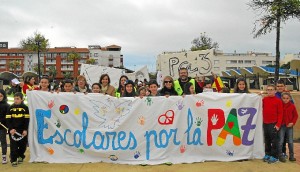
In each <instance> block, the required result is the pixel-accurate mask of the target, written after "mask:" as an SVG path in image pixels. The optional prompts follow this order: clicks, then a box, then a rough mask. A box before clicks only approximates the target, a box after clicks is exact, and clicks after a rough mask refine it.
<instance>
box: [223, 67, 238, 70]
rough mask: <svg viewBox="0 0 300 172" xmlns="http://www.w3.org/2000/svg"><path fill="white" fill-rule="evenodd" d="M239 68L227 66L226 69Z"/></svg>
mask: <svg viewBox="0 0 300 172" xmlns="http://www.w3.org/2000/svg"><path fill="white" fill-rule="evenodd" d="M230 69H237V67H226V70H230Z"/></svg>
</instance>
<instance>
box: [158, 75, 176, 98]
mask: <svg viewBox="0 0 300 172" xmlns="http://www.w3.org/2000/svg"><path fill="white" fill-rule="evenodd" d="M160 95H161V96H166V95H169V96H177V95H178V94H177V92H176V91H175V88H174V81H173V78H172V77H171V76H165V78H164V79H163V88H162V89H161V90H160Z"/></svg>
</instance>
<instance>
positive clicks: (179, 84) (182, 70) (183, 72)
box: [174, 68, 203, 96]
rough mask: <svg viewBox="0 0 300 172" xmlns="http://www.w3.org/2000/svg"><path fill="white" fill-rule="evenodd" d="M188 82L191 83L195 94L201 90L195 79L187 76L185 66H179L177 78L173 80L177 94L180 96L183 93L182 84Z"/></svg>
mask: <svg viewBox="0 0 300 172" xmlns="http://www.w3.org/2000/svg"><path fill="white" fill-rule="evenodd" d="M188 82H190V83H192V84H193V86H194V88H195V92H196V94H198V93H202V92H203V89H202V88H201V87H200V86H199V85H198V84H196V81H195V79H192V78H190V77H189V76H188V70H187V68H180V69H179V78H178V80H175V81H174V88H175V91H176V92H177V93H178V95H179V96H181V95H182V94H183V89H184V85H185V84H186V83H188Z"/></svg>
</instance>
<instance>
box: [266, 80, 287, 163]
mask: <svg viewBox="0 0 300 172" xmlns="http://www.w3.org/2000/svg"><path fill="white" fill-rule="evenodd" d="M275 92H276V90H275V86H274V85H268V86H267V94H268V95H267V96H266V97H264V98H263V130H264V139H265V156H264V158H263V160H264V161H265V162H268V163H269V164H271V163H276V162H278V158H280V161H283V159H284V160H285V158H283V157H281V155H280V153H279V151H278V145H279V129H280V126H281V122H282V116H283V107H282V106H283V105H282V102H281V100H280V99H279V98H277V97H276V96H275Z"/></svg>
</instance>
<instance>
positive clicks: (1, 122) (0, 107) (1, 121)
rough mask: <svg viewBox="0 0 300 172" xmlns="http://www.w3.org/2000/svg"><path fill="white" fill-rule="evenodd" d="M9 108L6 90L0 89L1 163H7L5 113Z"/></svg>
mask: <svg viewBox="0 0 300 172" xmlns="http://www.w3.org/2000/svg"><path fill="white" fill-rule="evenodd" d="M8 109H9V104H8V103H7V96H6V92H5V91H4V90H3V89H0V142H1V149H2V164H6V163H7V156H6V153H7V140H6V133H7V130H6V128H5V127H6V120H5V117H6V113H7V111H8Z"/></svg>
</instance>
